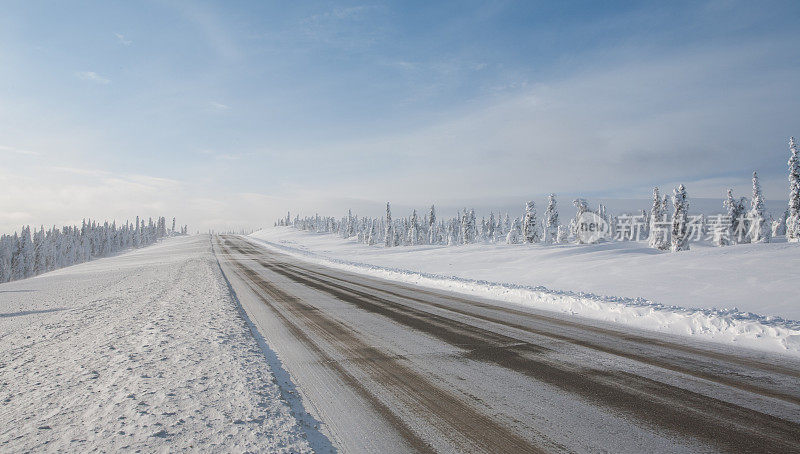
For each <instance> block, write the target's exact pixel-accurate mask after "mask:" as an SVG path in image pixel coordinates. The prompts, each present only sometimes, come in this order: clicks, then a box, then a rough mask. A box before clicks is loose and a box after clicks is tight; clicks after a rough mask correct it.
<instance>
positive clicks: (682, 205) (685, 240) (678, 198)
mask: <svg viewBox="0 0 800 454" xmlns="http://www.w3.org/2000/svg"><path fill="white" fill-rule="evenodd" d="M672 194H673V195H672V205H673V206H674V208H675V211H674V212H673V214H672V252H678V251H688V250H689V237H688V235H687V230H688V223H689V200H688V199H687V197H686V188H685V187H684V186H683V185H680V186H678V187H677V188H676V189H675V190H674V191H673V193H672Z"/></svg>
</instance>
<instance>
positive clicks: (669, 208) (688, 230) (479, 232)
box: [275, 138, 800, 252]
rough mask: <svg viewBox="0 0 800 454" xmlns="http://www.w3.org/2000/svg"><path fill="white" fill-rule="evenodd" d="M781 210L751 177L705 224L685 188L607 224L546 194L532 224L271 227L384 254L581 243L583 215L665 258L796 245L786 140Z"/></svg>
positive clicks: (460, 216) (528, 220) (498, 219)
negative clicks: (568, 212)
mask: <svg viewBox="0 0 800 454" xmlns="http://www.w3.org/2000/svg"><path fill="white" fill-rule="evenodd" d="M789 154H790V156H789V162H788V167H789V204H788V208H787V209H786V210H785V212H783V213H782V214H781V216H779V217H778V219H773V218H772V216H770V215H769V214H767V213H766V208H765V199H764V195H763V193H762V190H761V185H760V183H759V179H758V174H757V173H756V172H753V178H752V188H753V190H752V197H751V199H750V200H749V201H748V199H747V198H745V197H741V198H738V199H737V198H735V197H734V196H733V191H732V190H731V189H728V191H727V197H726V199H725V200H723V203H722V207H723V208H724V209H725V213H724V214H720V215H718V216H712V217H707V216H703V215H690V214H689V206H690V205H689V197H688V194H687V190H686V187H685V186H684V185H680V186H678V187H677V188H675V189H674V190H673V192H672V196H671V197H669V196H667V195H664V196H661V194H660V192H659V188H654V189H653V204H652V207H651V210H650V211H649V212H648V211H646V210H642V211H641V212H640V213H632V214H623V215H619V216H612V215H611V214H610V213H609V212H608V211H607V210H606V207H605V206H603V205H602V204H601V205H599V206H598V208H597V209H596V210H592V209H590V207H589V204H588V202H587V201H586V200H585V199H581V198H578V199H575V200H573V205H574V207H575V215H574V217H573V218H571V219H570V221H569V222H568V223H567V224H566V225H563V224H561V222H560V218H559V212H558V204H557V200H556V196H555V194H550V195H549V197H548V200H547V206H546V208H545V211H544V214H543V216H542V217H541V218H540V217H538V216H537V212H536V204H535V203H534V202H533V201H529V202H527V203H526V204H525V208H524V211H523V214H522V215H521V216H519V217H514V218H512V217H510V216H509V214H508V213H505V214H504V215H501V214H500V212H498V214H497V216H495V213H494V212H491V213H490V214H489V216H488V218H486V217H483V218H481V219H480V220H478V219H477V217H476V215H475V210H474V209H466V208H464V209H463V210H460V211H459V212H458V213H457V215H456V216H455V217H451V218H448V219H440V218H439V217H438V216H437V213H436V207H435V206H433V205H432V206H431V207H430V208H429V209H428V210H427V212H426V213H424V214H423V215H422V216H420V215H419V214H418V213H417V211H416V210H413V211H412V213H411V215H410V216H408V217H400V218H392V211H391V205H390V204H389V203H388V202H387V204H386V215H385V216H383V217H381V218H370V217H359V216H355V215H353V213H352V212H351V211H348V213H347V216H344V217H342V218H338V219H337V218H334V217H329V216H319V215H315V216H311V217H303V218H301V217H300V216H298V215H295V217H294V218H292V217H291V214H290V213H287V214H286V217H285V218H281V219H279V220H278V221H277V222H275V225H276V226H292V227H294V228H297V229H300V230H306V231H313V232H317V233H337V234H338V235H339V236H341V237H342V238H353V237H355V238H356V239H357V241H359V242H362V243H364V244H368V245H376V244H382V245H383V246H385V247H395V246H414V245H422V244H429V245H457V244H471V243H477V242H489V243H507V244H522V243H544V244H560V243H561V244H563V243H583V242H585V241H586V240H585V236H584V235H581V229H583V228H584V227H585V226H584V224H585V221H584V219H585V218H586V214H587V213H592V214H593V215H595V216H594V217H595V218H597V219H599V220H601V222H604V223H605V224H606V225H608V227H609V232H608V235H607V236H605V237H600V238H599V239H600V240H610V239H617V240H644V239H647V241H648V244H649V246H650V247H652V248H655V249H660V250H671V251H673V252H677V251H684V250H688V249H689V243H690V241H691V240H693V239H695V240H696V239H706V240H708V241H710V242H712V243H713V244H715V245H717V246H727V245H731V244H739V243H750V242H769V241H770V240H771V238H772V237H775V236H783V235H785V236H786V238H787V240H788V241H790V242H800V155H799V154H798V147H797V143H796V141H795V139H794V138H791V139H790V140H789Z"/></svg>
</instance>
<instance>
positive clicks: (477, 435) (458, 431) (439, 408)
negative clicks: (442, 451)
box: [223, 242, 555, 453]
mask: <svg viewBox="0 0 800 454" xmlns="http://www.w3.org/2000/svg"><path fill="white" fill-rule="evenodd" d="M227 246H228V244H227V242H226V243H225V244H224V245H223V248H225V249H227ZM243 252H244V251H243ZM244 253H245V254H247V252H244ZM227 258H229V259H231V263H233V264H234V265H235V271H236V273H237V274H238V275H239V276H240V277H241V278H242V280H243V281H244V282H246V283H247V284H248V285H249V286H250V287H251V289H253V290H254V292H255V293H256V294H258V295H259V296H261V299H262V300H263V301H264V302H265V303H266V304H267V305H269V306H270V307H271V309H272V310H273V312H274V313H275V314H276V315H277V316H278V317H279V318H280V319H281V321H282V322H283V323H284V324H285V325H286V326H287V328H289V329H290V331H291V332H292V334H293V335H294V336H295V337H296V338H298V340H300V341H301V342H303V343H304V344H305V345H306V346H308V347H309V348H310V349H311V350H312V351H314V352H315V353H317V354H318V355H319V356H320V357H321V358H322V359H323V360H324V363H325V365H326V366H327V367H331V368H332V369H334V370H335V371H336V372H337V373H338V374H339V375H341V376H342V377H343V379H344V380H345V382H346V383H347V384H348V386H350V387H351V388H353V389H354V390H355V391H357V392H358V393H359V395H361V396H362V397H364V398H365V399H366V400H367V401H368V402H370V404H372V405H373V406H374V407H375V408H376V410H377V411H378V412H379V414H381V416H383V417H384V418H385V419H386V420H387V422H389V423H390V424H391V425H392V427H394V428H395V429H396V430H397V431H398V433H400V434H401V435H402V436H403V438H404V439H406V440H407V441H408V442H409V445H411V446H412V447H413V448H414V449H416V450H418V451H421V452H431V451H432V448H431V446H430V444H429V443H428V442H426V441H424V440H423V439H422V438H420V437H419V435H417V434H416V433H415V432H414V431H413V430H412V429H411V428H410V427H409V426H408V425H407V424H406V423H405V422H403V421H402V419H401V418H400V417H398V416H397V415H396V414H395V413H394V412H393V411H392V410H391V409H390V408H389V407H388V406H387V405H386V404H385V403H383V402H381V401H380V399H378V398H377V397H376V396H375V395H374V394H373V393H371V392H370V391H369V390H368V389H367V388H365V387H364V385H363V384H362V383H360V382H359V380H358V379H357V378H356V377H355V376H353V375H352V374H351V373H350V372H349V371H347V370H346V369H345V368H344V367H343V366H342V364H341V363H340V362H339V361H338V360H336V359H335V358H333V357H331V356H330V355H329V354H328V353H327V352H326V351H325V350H324V348H322V347H321V346H320V345H319V344H318V343H317V341H315V340H314V339H312V337H310V336H309V333H308V331H310V332H313V333H314V334H315V335H316V336H315V337H319V338H322V339H324V340H325V342H326V343H328V344H329V345H331V346H333V347H334V348H335V349H336V350H337V351H338V352H340V353H341V354H342V355H343V356H344V357H345V358H346V359H347V360H348V362H349V363H351V364H354V365H356V366H358V367H359V368H360V369H361V370H363V371H364V372H366V373H367V374H368V375H369V376H370V378H372V379H373V380H375V381H376V382H377V383H379V384H380V385H381V386H382V387H383V388H385V389H386V390H387V391H388V392H390V393H391V394H392V395H393V396H394V397H395V398H398V399H399V400H400V401H402V402H403V403H404V404H406V405H407V406H408V408H409V409H411V410H412V411H414V412H415V413H416V414H417V416H419V417H421V418H423V419H424V420H426V422H429V423H432V424H433V425H434V426H435V427H437V429H438V431H439V432H441V434H442V435H443V436H445V437H447V438H448V439H449V440H450V442H451V443H452V444H453V445H455V446H460V447H459V450H460V451H473V450H476V449H478V450H481V451H485V452H508V453H521V452H526V453H536V452H544V451H542V450H541V449H540V448H538V447H537V446H535V445H534V444H532V443H531V442H530V441H528V440H526V439H524V438H522V437H521V436H519V435H518V434H516V433H514V432H513V431H511V430H509V429H508V428H506V427H504V426H501V425H500V424H498V423H497V422H495V421H493V420H492V418H490V417H488V416H486V415H484V414H482V413H479V412H477V411H476V410H475V409H473V408H472V407H471V406H469V405H468V404H466V403H465V402H463V401H461V400H460V399H458V398H457V397H455V396H454V395H452V394H450V393H449V392H447V391H444V390H442V389H440V388H438V387H436V386H435V385H433V384H432V383H430V382H429V381H428V380H427V379H425V378H424V377H423V376H422V375H420V374H418V373H417V372H415V371H413V370H411V369H409V368H408V367H406V366H405V365H404V364H402V363H401V362H400V361H398V360H397V358H395V357H394V356H391V355H387V354H385V353H383V352H382V351H380V350H378V349H376V348H374V347H372V346H370V345H368V344H366V343H364V342H362V341H361V340H360V339H359V338H357V337H356V336H355V334H354V333H353V331H352V330H351V329H350V328H349V327H347V326H344V325H342V324H341V323H339V322H337V321H335V320H332V319H330V318H328V317H326V316H325V315H324V314H322V313H321V312H320V311H319V310H317V309H316V308H315V307H314V306H311V305H310V304H308V303H306V302H304V301H302V300H301V299H299V298H296V297H294V296H293V295H290V294H288V293H286V292H284V291H283V290H281V289H280V288H278V287H277V286H276V285H274V284H272V283H270V282H268V281H266V280H264V279H263V277H262V276H260V275H259V274H258V273H257V272H256V271H254V270H252V269H250V268H249V267H247V266H246V265H245V264H244V263H242V262H239V261H236V260H235V259H233V257H232V255H231V254H229V253H228V254H227ZM283 311H286V312H287V313H289V314H291V317H289V316H287V315H285V314H284V313H283ZM298 322H299V323H298ZM304 328H305V329H304ZM431 417H434V419H431ZM453 435H458V436H457V437H453ZM464 441H467V442H468V445H467V446H464V445H463V442H464ZM554 447H555V446H554Z"/></svg>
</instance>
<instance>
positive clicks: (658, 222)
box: [647, 188, 669, 251]
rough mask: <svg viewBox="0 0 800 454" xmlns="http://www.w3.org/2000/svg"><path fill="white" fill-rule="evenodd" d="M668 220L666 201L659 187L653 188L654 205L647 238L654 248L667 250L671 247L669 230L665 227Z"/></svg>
mask: <svg viewBox="0 0 800 454" xmlns="http://www.w3.org/2000/svg"><path fill="white" fill-rule="evenodd" d="M666 221H667V211H666V207H665V206H664V201H663V200H662V199H661V195H660V194H659V193H658V188H653V207H652V210H651V212H650V229H649V230H650V233H649V236H648V239H647V242H648V244H649V245H650V247H651V248H653V249H659V250H662V251H665V250H667V249H669V242H668V241H667V237H668V234H669V231H668V230H667V228H666V227H665V225H666Z"/></svg>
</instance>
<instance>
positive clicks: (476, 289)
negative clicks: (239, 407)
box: [246, 236, 800, 356]
mask: <svg viewBox="0 0 800 454" xmlns="http://www.w3.org/2000/svg"><path fill="white" fill-rule="evenodd" d="M246 238H248V240H250V241H251V242H253V243H255V244H258V245H261V246H265V247H270V248H273V249H275V250H277V251H280V252H283V253H287V254H290V255H292V256H294V257H297V258H301V259H303V260H306V261H309V262H312V263H316V264H319V265H323V266H329V267H333V268H337V269H341V270H344V271H350V272H354V273H359V274H364V275H369V276H375V277H379V278H383V279H389V280H395V281H399V282H404V283H408V284H414V285H419V286H422V287H429V288H435V289H439V290H446V291H451V292H456V293H461V294H467V295H472V296H478V297H481V298H487V299H494V300H499V301H504V302H509V303H515V304H520V305H523V306H528V307H533V308H536V309H541V310H549V311H554V312H561V313H567V314H573V315H578V316H582V317H586V318H591V319H595V320H601V321H606V322H614V323H622V324H626V325H630V326H633V327H636V328H641V329H645V330H650V331H657V332H662V333H668V334H674V335H680V336H691V337H694V338H697V339H702V340H708V341H713V342H719V343H726V344H734V345H740V346H743V347H747V348H752V349H757V350H763V351H770V352H778V353H788V354H791V355H793V356H800V321H796V320H788V319H784V318H782V317H777V316H764V315H759V314H755V313H752V312H742V311H738V310H736V309H722V310H720V309H706V308H687V307H680V306H668V305H664V304H661V303H658V302H655V301H651V300H648V299H645V298H628V297H615V296H605V295H597V294H594V293H588V292H571V291H560V290H551V289H548V288H546V287H543V286H529V285H521V284H514V283H503V282H491V281H485V280H475V279H467V278H463V277H458V276H447V275H441V274H435V273H424V272H417V271H411V270H406V269H399V268H392V267H384V266H379V265H372V264H368V263H361V262H354V261H349V260H343V259H338V258H334V257H328V256H325V255H322V254H319V253H315V252H312V251H308V250H304V249H300V248H297V247H292V246H287V245H283V244H279V243H275V242H273V241H269V240H266V239H264V238H258V237H254V236H249V237H246Z"/></svg>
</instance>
